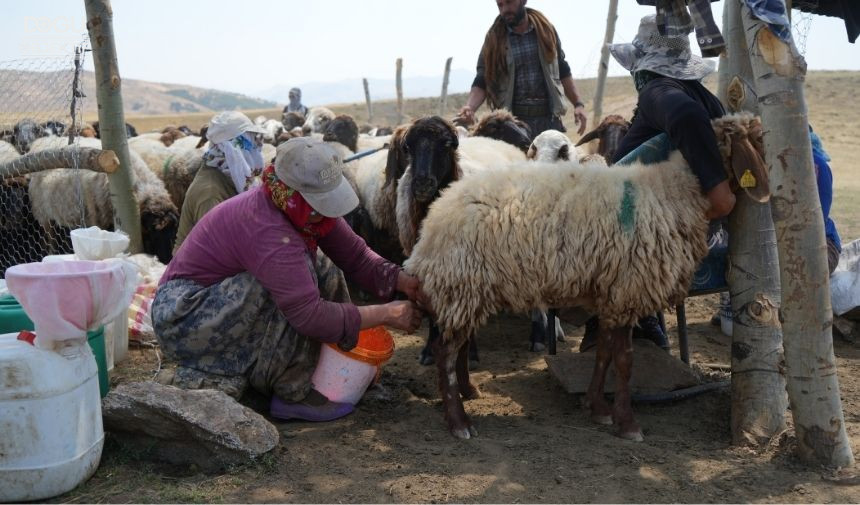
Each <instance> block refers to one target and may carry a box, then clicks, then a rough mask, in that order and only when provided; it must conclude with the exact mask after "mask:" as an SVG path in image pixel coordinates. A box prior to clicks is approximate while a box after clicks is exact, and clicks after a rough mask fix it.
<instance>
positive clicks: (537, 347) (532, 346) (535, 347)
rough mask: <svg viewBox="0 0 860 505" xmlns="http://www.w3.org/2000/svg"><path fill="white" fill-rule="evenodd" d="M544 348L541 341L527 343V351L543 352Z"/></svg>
mask: <svg viewBox="0 0 860 505" xmlns="http://www.w3.org/2000/svg"><path fill="white" fill-rule="evenodd" d="M545 350H546V345H544V343H543V342H530V343H529V351H531V352H543V351H545Z"/></svg>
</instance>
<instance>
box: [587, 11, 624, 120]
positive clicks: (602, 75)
mask: <svg viewBox="0 0 860 505" xmlns="http://www.w3.org/2000/svg"><path fill="white" fill-rule="evenodd" d="M616 19H618V0H609V14H608V15H607V16H606V34H605V36H604V37H603V48H602V49H601V50H600V65H599V66H598V67H597V88H596V89H595V90H594V120H593V121H592V123H591V124H593V125H594V126H595V127H596V126H597V125H599V124H600V121H601V120H602V119H603V117H602V116H603V90H604V88H606V72H607V71H608V70H609V44H611V43H612V39H613V38H615V20H616Z"/></svg>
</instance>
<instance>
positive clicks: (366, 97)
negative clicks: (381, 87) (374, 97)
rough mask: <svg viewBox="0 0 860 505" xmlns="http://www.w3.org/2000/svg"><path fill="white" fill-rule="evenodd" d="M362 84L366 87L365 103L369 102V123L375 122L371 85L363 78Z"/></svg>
mask: <svg viewBox="0 0 860 505" xmlns="http://www.w3.org/2000/svg"><path fill="white" fill-rule="evenodd" d="M361 83H362V84H363V85H364V101H365V102H367V122H368V123H370V122H372V121H373V105H372V104H371V103H370V85H369V84H367V79H366V78H362V79H361Z"/></svg>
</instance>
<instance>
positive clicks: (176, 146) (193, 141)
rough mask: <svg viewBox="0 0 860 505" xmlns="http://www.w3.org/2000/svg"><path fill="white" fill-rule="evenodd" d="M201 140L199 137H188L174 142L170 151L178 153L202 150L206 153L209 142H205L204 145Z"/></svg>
mask: <svg viewBox="0 0 860 505" xmlns="http://www.w3.org/2000/svg"><path fill="white" fill-rule="evenodd" d="M201 140H203V139H202V137H199V136H197V135H186V136H185V137H182V138H181V139H176V140H174V141H173V144H171V146H170V149H172V150H173V151H176V152H178V151H188V150H191V149H200V150H204V151H205V150H206V149H207V148H208V147H209V142H208V141H204V142H203V144H201V143H200V142H201Z"/></svg>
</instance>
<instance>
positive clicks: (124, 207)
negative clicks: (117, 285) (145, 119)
mask: <svg viewBox="0 0 860 505" xmlns="http://www.w3.org/2000/svg"><path fill="white" fill-rule="evenodd" d="M84 4H85V5H86V10H87V30H88V31H89V35H90V42H91V43H92V45H93V64H94V66H95V74H96V97H97V100H98V106H99V107H98V109H99V132H100V133H101V140H102V147H103V148H104V149H109V150H111V151H113V152H115V153H116V155H117V157H118V158H119V163H120V168H119V170H117V171H116V172H114V173H113V174H111V175H110V177H108V180H109V181H110V195H111V203H112V204H113V208H114V211H115V212H114V216H115V217H114V220H115V225H116V228H117V229H118V230H122V231H124V232H125V233H126V234H128V237H129V239H130V242H129V246H128V250H129V252H130V253H132V254H134V253H140V252H143V242H142V241H141V238H140V213H139V210H138V205H137V202H136V201H135V199H134V194H132V191H131V188H132V175H131V159H130V157H129V154H128V138H127V137H126V131H125V114H124V112H123V108H122V85H121V81H120V77H119V65H118V64H117V58H116V46H115V45H114V36H113V11H112V10H111V5H110V0H84Z"/></svg>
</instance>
